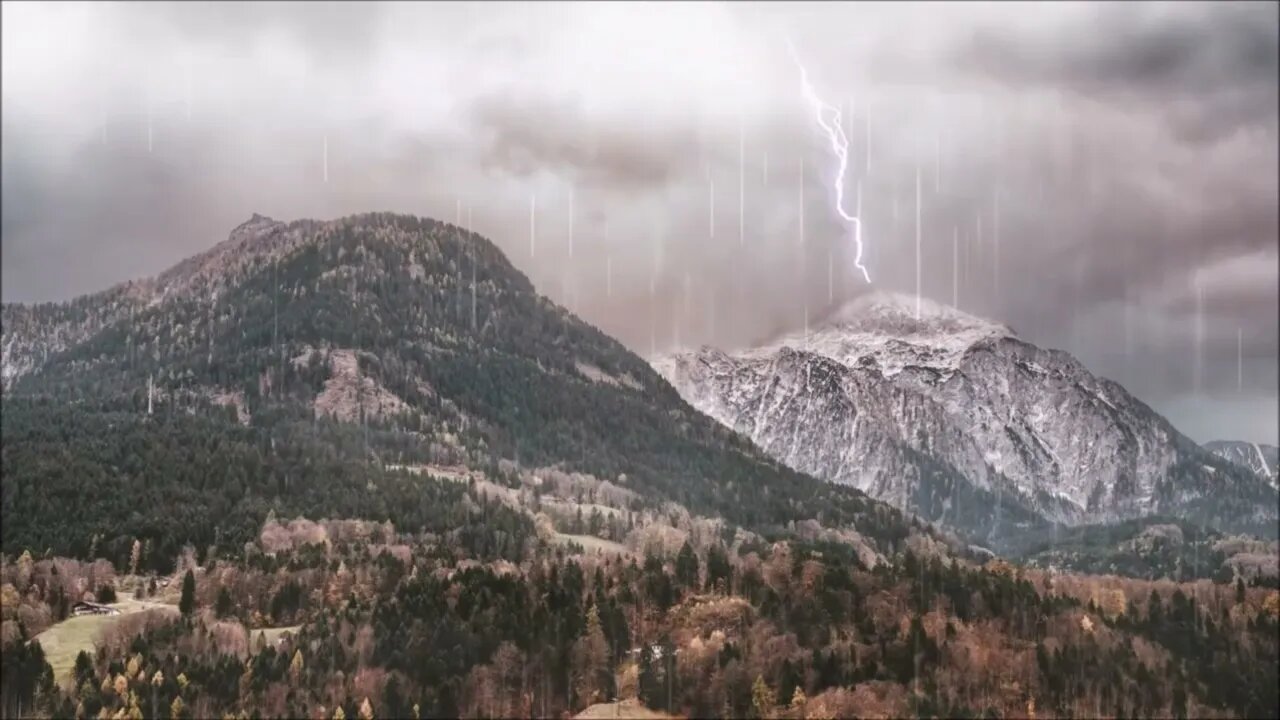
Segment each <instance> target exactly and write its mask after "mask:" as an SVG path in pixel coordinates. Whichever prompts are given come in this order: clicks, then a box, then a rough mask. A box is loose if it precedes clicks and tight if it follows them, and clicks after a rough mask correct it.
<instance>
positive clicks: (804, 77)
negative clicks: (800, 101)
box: [787, 40, 871, 282]
mask: <svg viewBox="0 0 1280 720" xmlns="http://www.w3.org/2000/svg"><path fill="white" fill-rule="evenodd" d="M787 47H788V48H789V49H790V50H791V58H792V59H793V60H795V63H796V67H797V68H799V69H800V84H801V87H802V89H803V91H804V97H805V100H806V101H807V102H808V103H809V105H810V106H812V108H813V112H814V114H815V115H816V116H817V118H818V126H819V127H821V128H822V130H823V132H825V133H826V134H827V138H828V139H829V140H830V141H831V152H832V153H833V154H834V155H835V156H836V160H838V161H839V162H840V166H839V169H838V170H837V171H836V180H835V185H836V212H838V213H840V217H841V218H843V219H844V221H845V222H847V223H849V224H851V225H852V226H853V247H854V258H853V266H854V267H856V268H858V270H860V271H862V277H863V278H864V279H865V280H866V281H867V282H871V275H870V274H868V273H867V268H866V266H865V265H863V264H862V220H861V219H859V217H858V216H857V215H850V214H849V213H848V212H847V211H846V210H845V209H844V173H845V170H846V169H847V168H848V166H849V138H848V137H846V136H845V134H844V124H843V123H842V122H841V118H840V108H838V107H834V106H832V105H828V104H827V103H825V102H823V100H822V98H820V97H818V94H817V93H816V92H814V89H813V85H811V84H810V83H809V73H808V71H807V70H805V68H804V63H802V62H800V55H799V53H797V52H796V47H795V45H794V44H792V42H791V41H790V40H787Z"/></svg>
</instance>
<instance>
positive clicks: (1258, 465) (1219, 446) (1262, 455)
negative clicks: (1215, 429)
mask: <svg viewBox="0 0 1280 720" xmlns="http://www.w3.org/2000/svg"><path fill="white" fill-rule="evenodd" d="M1204 446H1205V448H1207V449H1208V450H1211V451H1213V453H1214V454H1216V455H1218V456H1219V457H1222V458H1225V459H1227V460H1230V461H1231V462H1233V463H1235V464H1237V465H1242V466H1244V467H1247V468H1249V469H1250V470H1252V471H1253V474H1254V475H1257V476H1258V477H1260V478H1262V479H1264V480H1266V481H1267V482H1269V483H1271V485H1272V486H1273V487H1276V488H1280V448H1278V447H1276V446H1275V445H1263V444H1260V443H1247V442H1240V441H1237V440H1214V441H1212V442H1207V443H1205V444H1204Z"/></svg>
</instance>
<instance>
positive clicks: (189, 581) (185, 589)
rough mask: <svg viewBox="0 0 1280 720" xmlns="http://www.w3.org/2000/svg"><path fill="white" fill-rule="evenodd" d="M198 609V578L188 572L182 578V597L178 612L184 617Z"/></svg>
mask: <svg viewBox="0 0 1280 720" xmlns="http://www.w3.org/2000/svg"><path fill="white" fill-rule="evenodd" d="M195 607H196V576H195V573H193V572H192V571H190V570H188V571H187V574H186V575H185V576H184V577H183V578H182V597H181V598H180V599H179V600H178V610H179V611H180V612H181V613H182V614H183V615H190V614H191V611H192V610H195Z"/></svg>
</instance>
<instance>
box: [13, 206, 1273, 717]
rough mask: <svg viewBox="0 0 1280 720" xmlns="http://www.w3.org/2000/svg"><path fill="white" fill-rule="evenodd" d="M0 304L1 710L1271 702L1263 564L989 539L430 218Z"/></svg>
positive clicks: (962, 504)
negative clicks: (115, 612) (1037, 561)
mask: <svg viewBox="0 0 1280 720" xmlns="http://www.w3.org/2000/svg"><path fill="white" fill-rule="evenodd" d="M3 319H4V323H5V327H4V333H3V344H4V347H5V348H6V357H5V367H6V378H7V381H6V384H5V389H4V410H5V412H4V416H3V424H2V426H0V429H2V431H3V437H2V438H0V439H2V440H3V450H2V451H3V472H4V476H3V479H4V482H3V485H2V488H3V523H4V525H3V536H2V538H3V543H2V548H3V553H0V591H2V592H3V596H4V603H3V606H2V607H0V609H2V610H3V621H2V622H0V636H2V639H3V643H0V644H2V650H3V658H2V661H3V667H4V669H5V672H4V674H3V680H2V681H0V713H3V714H4V715H5V716H6V717H9V716H13V717H26V716H36V717H47V716H58V717H63V716H66V717H76V716H81V717H99V716H111V717H114V716H120V717H126V716H128V717H141V716H148V717H150V716H165V715H167V716H170V717H174V718H192V717H223V716H228V715H230V716H235V717H317V718H333V717H349V718H355V717H531V716H537V717H571V716H573V715H575V714H577V713H580V712H586V713H587V714H588V716H592V715H598V714H600V713H602V712H603V713H607V712H608V711H609V710H613V711H614V712H615V714H616V713H618V712H622V711H624V710H626V709H629V708H636V709H637V712H638V711H639V710H638V709H639V708H645V709H647V710H648V711H651V712H652V713H653V714H654V715H655V716H684V717H712V716H719V717H747V716H750V717H777V718H796V719H797V720H799V719H800V718H807V717H854V716H857V717H904V716H918V717H934V716H938V717H975V716H985V717H1022V716H1025V715H1026V714H1029V713H1028V709H1034V711H1035V713H1036V716H1037V717H1081V716H1089V717H1096V716H1102V715H1104V714H1106V715H1113V716H1116V717H1121V716H1123V717H1131V716H1139V717H1168V716H1197V717H1199V716H1206V717H1208V716H1215V717H1217V716H1224V717H1260V716H1272V715H1275V714H1276V711H1277V708H1280V699H1278V698H1277V695H1276V691H1275V688H1276V687H1277V683H1276V671H1275V669H1276V667H1277V665H1276V652H1277V645H1276V642H1275V637H1276V627H1277V626H1276V623H1277V613H1280V598H1277V595H1276V594H1275V592H1274V591H1273V590H1270V589H1268V588H1263V587H1256V586H1246V584H1245V583H1244V580H1243V577H1242V578H1240V579H1238V580H1237V582H1236V583H1234V584H1227V583H1224V582H1217V583H1215V582H1211V581H1200V582H1199V583H1189V582H1183V583H1178V582H1174V581H1172V580H1157V581H1143V580H1135V579H1131V578H1123V579H1119V578H1114V577H1112V578H1107V577H1096V576H1086V575H1079V574H1073V573H1061V572H1058V571H1056V570H1054V571H1042V570H1038V569H1034V568H1018V567H1015V566H1011V565H1010V564H1008V563H1006V562H1004V561H1001V560H994V559H992V560H988V561H986V562H982V561H981V560H980V558H979V554H978V553H976V552H968V551H966V550H964V548H963V545H962V544H961V543H959V542H958V541H956V540H955V539H953V538H949V537H944V536H942V535H941V534H939V533H938V532H936V531H933V530H931V529H928V528H922V527H920V525H919V523H917V522H916V521H914V520H909V519H907V518H906V517H904V516H903V514H901V513H900V512H899V511H898V510H895V509H893V508H892V507H890V506H889V505H886V504H884V503H882V502H880V501H876V500H872V499H870V498H868V497H867V496H866V495H864V494H863V493H862V491H861V490H859V489H857V488H854V487H850V486H848V485H840V484H833V483H828V482H825V481H822V480H818V479H815V478H814V477H812V476H810V475H806V474H803V473H801V472H798V471H796V470H792V469H788V468H787V467H786V466H784V465H782V464H780V463H778V462H777V461H774V460H771V459H769V458H768V457H767V456H766V455H764V454H763V452H762V451H761V450H760V449H757V447H756V446H755V445H753V444H752V443H751V442H750V441H748V440H747V439H745V438H743V437H742V436H739V435H736V434H734V433H733V432H731V431H730V430H729V429H727V428H725V427H723V426H722V425H720V424H719V423H717V422H716V421H715V420H713V419H711V418H709V417H706V416H704V415H702V414H700V413H699V412H698V411H696V410H695V409H693V408H692V407H690V406H689V405H688V404H686V403H685V401H684V400H683V399H681V397H680V396H679V395H678V394H677V392H676V391H675V389H674V388H672V387H671V386H670V385H668V384H667V383H666V382H665V381H664V380H663V379H662V378H661V377H660V376H659V375H658V374H657V373H655V372H654V371H653V370H651V369H650V368H649V367H648V366H647V365H646V364H645V362H644V361H642V360H641V359H640V358H638V357H636V356H635V355H633V354H632V353H630V352H628V351H627V350H626V349H625V348H623V347H622V346H621V345H620V344H618V343H617V342H615V341H614V340H612V339H610V338H608V337H607V336H605V335H604V334H602V333H600V332H599V331H598V330H596V329H595V328H593V327H591V326H589V325H587V324H585V323H583V322H582V321H581V320H579V319H577V318H576V317H574V316H573V315H571V314H569V313H567V312H565V311H564V310H563V309H562V308H559V307H557V306H555V305H553V304H551V303H549V302H547V301H546V300H545V299H544V298H541V297H540V296H538V295H537V294H536V292H535V291H534V289H533V288H532V286H531V285H530V284H529V282H528V281H527V279H525V278H524V276H523V275H521V274H520V273H519V272H518V271H517V270H515V268H513V267H512V266H511V265H510V263H508V262H507V260H506V259H505V258H504V257H503V256H502V254H501V253H500V252H498V251H497V249H496V248H494V246H493V245H492V244H491V243H489V242H488V241H486V240H484V239H482V238H480V237H478V236H475V235H469V234H466V233H464V232H463V231H461V230H459V229H458V228H455V227H453V226H449V225H445V224H442V223H437V222H434V221H430V220H422V219H418V218H409V217H403V216H395V215H386V214H376V215H361V216H355V217H350V218H344V219H340V220H335V221H332V222H315V221H300V222H295V223H287V224H286V223H278V222H275V221H272V220H269V219H267V218H262V217H257V216H255V217H254V218H253V219H251V220H250V221H249V222H248V223H246V224H245V225H242V226H241V227H239V228H237V229H236V230H235V231H234V232H233V233H232V235H231V237H230V238H229V239H228V241H227V242H226V243H223V244H221V245H219V246H217V247H215V248H213V249H212V250H210V251H209V252H207V253H204V254H202V255H200V256H197V257H195V258H192V259H191V260H188V261H186V262H184V263H181V264H179V265H178V266H175V267H174V268H173V269H171V270H169V271H167V272H165V273H162V274H161V275H159V276H157V277H156V278H152V279H147V280H143V281H138V282H135V283H131V284H129V285H126V286H122V287H119V288H114V289H112V290H109V291H107V292H105V293H102V294H99V295H93V296H88V297H86V298H80V299H77V300H75V301H73V302H72V303H68V304H65V305H47V306H38V307H27V306H6V307H5V308H4V315H3ZM788 361H789V362H790V361H796V362H797V363H799V364H798V365H797V367H804V368H808V370H806V372H809V377H810V378H812V379H813V380H814V381H815V383H816V382H817V381H819V380H821V379H822V376H821V375H820V374H819V372H818V371H819V369H820V368H823V367H827V368H828V369H831V370H832V371H833V372H832V373H831V375H830V376H829V377H830V378H838V377H839V372H838V368H833V367H832V366H831V365H829V364H824V363H826V361H822V360H821V359H815V358H803V359H797V358H789V359H788ZM793 432H794V433H796V434H799V433H800V432H802V428H799V427H797V428H796V429H794V431H793ZM895 451H896V452H900V453H901V457H902V458H904V462H907V463H909V465H907V466H906V467H917V468H927V467H933V468H934V469H933V470H932V471H931V472H932V473H933V474H932V475H929V476H928V477H931V478H936V479H937V481H938V482H937V484H932V485H931V484H928V483H926V484H925V485H923V486H922V487H925V488H926V489H927V490H928V492H917V495H916V497H917V498H930V497H931V498H932V501H934V502H936V503H937V504H938V506H939V511H942V512H951V513H953V515H951V517H955V516H957V515H962V516H965V517H972V518H976V520H975V522H988V521H989V520H990V519H991V518H992V515H991V511H990V506H991V496H990V495H984V494H982V493H983V492H988V493H989V492H990V489H989V488H977V486H974V489H972V490H971V491H966V492H968V493H969V494H963V493H961V492H959V491H957V490H956V488H955V487H953V488H950V489H948V488H947V487H946V486H945V482H947V481H949V480H951V479H953V476H952V475H949V474H948V473H949V472H951V471H949V470H948V469H947V468H946V467H945V466H942V465H937V466H930V465H929V463H930V462H932V460H931V456H930V455H928V454H927V453H924V452H921V451H919V450H917V449H915V448H913V447H911V446H910V445H905V444H904V445H902V446H900V447H899V448H897V450H895ZM993 477H994V476H993ZM1001 487H1003V486H1001ZM1010 487H1012V486H1010ZM995 512H996V513H1001V514H999V515H996V516H995V517H996V518H997V519H999V518H1004V520H1005V521H1006V522H1007V523H1008V524H1009V525H1013V524H1014V523H1015V522H1023V518H1024V517H1026V516H1019V515H1016V514H1015V513H1014V508H1013V506H1012V505H1000V504H998V503H997V504H996V505H995ZM1034 520H1035V519H1034V517H1030V519H1029V520H1027V522H1028V524H1027V525H1025V526H1024V527H1025V528H1026V529H1029V530H1030V529H1034V528H1032V527H1031V525H1030V523H1031V522H1034ZM1030 534H1031V533H1028V535H1030ZM1235 549H1236V550H1238V552H1239V553H1244V554H1249V553H1253V551H1254V550H1257V548H1252V547H1243V546H1241V547H1239V548H1235ZM1224 552H1225V550H1224ZM1253 554H1254V555H1258V554H1260V553H1253ZM67 556H71V557H67ZM74 558H79V559H74ZM125 588H134V589H136V591H137V592H139V593H140V594H139V595H138V596H137V597H139V598H140V599H146V598H148V597H150V598H153V599H154V598H156V597H157V596H159V595H165V596H166V597H167V599H169V600H170V601H172V599H173V596H174V595H177V596H178V597H177V600H178V609H179V612H178V615H177V616H175V615H174V614H173V613H172V612H162V613H154V614H153V613H135V614H132V615H126V616H122V617H120V618H117V622H115V623H111V624H110V629H109V631H104V632H103V634H102V636H101V637H98V638H95V648H96V652H92V653H91V652H87V651H86V652H83V653H79V652H77V654H76V656H75V657H74V658H70V657H69V655H70V650H71V649H73V647H77V648H78V647H84V641H85V638H84V637H83V635H82V634H80V635H77V631H78V630H82V629H83V627H82V626H84V625H87V624H89V623H77V622H76V621H75V619H74V618H72V619H68V616H69V609H70V606H72V605H73V604H74V602H75V601H76V600H79V599H82V598H84V597H86V596H89V597H93V596H96V594H102V593H104V592H107V591H111V590H112V589H119V590H122V591H123V590H124V589H125ZM179 588H180V589H179ZM283 628H288V629H289V632H288V633H282V632H281V629H283ZM268 633H271V637H270V638H268ZM68 634H70V635H72V636H73V638H72V639H73V640H74V641H75V642H76V643H77V645H75V646H71V645H69V644H67V643H61V642H60V641H59V640H58V639H60V638H65V637H66V636H67V635H68ZM38 638H46V639H47V638H54V639H55V643H54V644H55V645H57V647H52V646H51V647H50V648H48V649H47V650H48V652H47V653H46V648H44V647H43V644H42V642H41V641H40V640H39V639H38ZM50 659H52V660H53V661H54V662H56V664H57V667H58V675H57V676H55V673H54V669H53V666H52V665H50V664H49V660H50ZM633 698H634V700H632V699H633ZM615 700H617V702H615Z"/></svg>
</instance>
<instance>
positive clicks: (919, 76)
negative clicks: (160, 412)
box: [0, 2, 1280, 443]
mask: <svg viewBox="0 0 1280 720" xmlns="http://www.w3.org/2000/svg"><path fill="white" fill-rule="evenodd" d="M1276 8H1277V6H1276V5H1275V4H1273V3H1205V4H1200V3H1181V2H1179V3H1168V4H1150V3H1141V4H1138V3H1132V4H1131V3H1099V4H1077V3H1050V4H1036V5H1030V4H1028V5H1022V4H1014V3H974V4H967V3H946V4H936V3H929V4H923V3H922V4H909V3H888V4H875V3H854V4H834V3H815V4H805V3H781V4H766V3H745V4H734V5H730V4H717V3H695V4H676V3H669V4H668V3H663V4H643V3H625V4H612V3H528V4H502V3H475V4H463V3H429V4H422V5H415V4H408V3H391V4H343V3H325V4H303V3H254V4H230V3H215V4H197V3H190V4H188V3H182V4H159V3H138V4H86V5H81V4H70V3H51V4H39V5H37V4H17V3H6V4H5V5H4V6H3V98H2V100H3V110H2V113H0V115H2V117H0V123H2V131H3V140H4V142H3V162H2V172H3V177H2V178H0V181H2V183H3V185H2V187H3V196H2V201H3V218H2V227H0V233H2V239H3V297H4V300H5V301H6V302H12V301H23V302H30V301H45V300H60V299H67V298H70V297H73V296H75V295H78V294H82V293H86V292H93V291H97V290H101V289H105V288H106V287H108V286H109V285H111V284H113V283H116V282H120V281H123V280H126V279H130V278H134V277H139V276H144V275H151V274H154V273H157V272H159V271H161V270H163V269H165V268H166V267H168V266H169V265H172V264H173V263H175V262H177V261H179V260H181V259H183V258H185V257H187V256H189V255H191V254H193V253H195V252H198V251H200V250H203V249H206V248H207V247H209V246H210V245H212V244H214V243H216V242H218V241H219V240H222V239H224V238H225V237H226V235H227V233H228V232H229V231H230V229H231V228H232V227H234V226H235V225H237V224H239V223H240V222H242V221H244V220H245V219H247V218H248V217H249V216H250V215H251V214H253V213H254V212H258V213H262V214H265V215H270V216H272V217H275V218H277V219H282V220H288V219H294V218H299V217H317V218H332V217H337V216H341V215H345V214H348V213H353V212H365V211H372V210H394V211H401V212H411V213H415V214H420V215H427V216H432V217H437V218H440V219H444V220H449V221H458V222H461V223H463V224H466V223H470V224H471V225H472V226H473V227H474V229H476V230H477V231H479V232H481V233H482V234H484V235H486V236H488V237H490V238H492V239H493V240H494V241H495V242H497V243H498V245H499V246H501V247H502V248H503V249H504V250H505V251H506V253H507V255H508V256H509V257H510V258H511V260H512V262H513V263H515V265H516V266H517V267H519V268H520V269H521V270H523V271H524V272H526V273H527V274H528V275H529V276H530V278H531V279H532V280H533V281H534V282H535V283H536V284H537V286H538V287H539V289H540V290H542V291H543V292H544V293H546V294H548V295H549V296H551V297H552V298H553V299H555V300H556V301H558V302H560V303H562V304H564V305H565V306H567V307H569V308H571V309H573V310H574V311H575V312H577V313H578V314H579V315H581V316H582V317H584V318H585V319H587V320H588V321H590V322H592V323H594V324H596V325H598V326H600V327H601V328H602V329H604V330H605V331H607V332H610V333H611V334H613V335H615V336H617V337H619V338H620V339H621V340H622V341H624V342H625V343H627V344H628V345H630V346H631V347H632V348H634V349H635V350H637V351H638V352H640V353H641V354H648V353H650V352H655V351H656V352H661V351H663V350H664V349H668V348H671V347H674V346H676V345H692V344H700V343H709V344H716V345H721V346H733V345H740V344H743V343H748V342H753V341H757V340H760V339H762V338H765V337H768V336H769V335H771V334H773V333H777V332H779V331H782V330H784V329H793V328H799V327H802V326H803V324H804V323H805V322H806V321H809V322H816V320H817V318H819V317H820V316H821V315H822V314H823V313H824V312H826V311H827V310H829V309H830V308H831V307H832V306H834V305H836V304H839V303H840V302H843V301H845V300H847V299H849V298H850V297H853V296H854V295H856V294H859V293H861V292H865V291H867V290H868V289H872V288H877V289H887V290H895V291H901V292H906V293H914V292H916V291H917V286H916V278H917V273H918V277H919V278H920V287H919V290H920V292H922V293H923V294H924V295H926V296H929V297H932V298H934V299H937V300H940V301H943V302H950V301H951V300H952V299H953V298H955V300H956V301H957V304H958V305H959V307H960V308H961V309H962V310H966V311H969V312H972V313H975V314H979V315H983V316H987V317H991V318H993V319H997V320H1000V321H1002V322H1005V323H1007V324H1009V325H1010V326H1012V327H1014V328H1015V329H1016V330H1017V331H1018V332H1019V333H1020V334H1021V335H1022V336H1024V337H1025V338H1027V339H1028V340H1031V341H1033V342H1036V343H1039V344H1042V345H1047V346H1052V347H1058V348H1063V349H1066V350H1068V351H1070V352H1071V353H1073V354H1074V355H1076V356H1077V357H1079V358H1080V359H1081V360H1082V361H1083V362H1084V363H1085V364H1086V365H1088V366H1089V367H1090V368H1091V369H1093V370H1094V371H1096V372H1098V373H1100V374H1102V375H1105V376H1107V377H1110V378H1112V379H1115V380H1117V381H1119V382H1121V383H1122V384H1124V385H1125V386H1126V387H1128V388H1129V389H1130V390H1131V391H1133V392H1134V393H1135V394H1137V395H1138V396H1139V397H1141V398H1142V399H1144V400H1146V401H1147V402H1148V403H1149V404H1151V405H1153V406H1154V407H1155V408H1156V409H1158V410H1161V411H1163V412H1165V413H1167V414H1168V416H1169V417H1170V419H1171V420H1172V421H1173V422H1174V424H1175V425H1177V426H1179V427H1180V428H1182V429H1184V430H1185V431H1186V432H1188V433H1190V434H1191V435H1192V436H1193V437H1195V438H1196V439H1198V440H1202V441H1203V440H1209V439H1215V438H1219V437H1220V438H1228V439H1246V440H1256V441H1263V442H1273V443H1274V442H1277V434H1278V432H1280V431H1278V429H1277V421H1276V415H1277V410H1278V408H1277V370H1276V363H1277V354H1278V353H1280V338H1278V332H1277V325H1278V322H1280V320H1278V318H1277V304H1278V303H1280V290H1278V288H1277V277H1278V275H1280V272H1278V269H1277V267H1278V263H1280V256H1278V253H1277V234H1278V228H1277V87H1278V86H1280V72H1278V69H1277V56H1278V54H1280V49H1278V46H1277V31H1276V27H1277V24H1278V18H1277V9H1276ZM788 41H790V42H792V43H793V44H794V45H795V47H796V48H797V51H798V53H799V55H800V57H801V58H802V61H803V62H804V63H805V65H806V67H807V69H808V72H809V76H810V78H811V79H812V81H813V82H814V85H815V88H816V90H817V92H818V93H819V94H821V95H822V96H823V97H824V98H825V99H826V100H827V101H828V102H831V103H833V104H838V105H840V106H841V107H842V108H843V109H844V118H843V120H844V122H845V125H846V131H847V133H848V135H849V137H850V140H851V145H850V172H849V174H848V178H847V185H846V194H847V196H848V198H849V205H850V206H851V207H852V206H853V205H854V204H856V202H857V198H859V197H860V198H861V200H860V202H861V207H862V217H863V220H864V223H865V228H864V238H865V240H866V244H867V256H866V261H867V264H868V267H869V268H870V271H871V277H872V280H873V283H872V284H871V286H870V287H869V286H868V285H867V284H866V283H865V282H864V281H863V280H862V279H861V277H860V275H859V274H858V273H857V272H856V271H854V270H853V268H852V251H851V247H850V237H849V235H848V233H847V229H846V228H844V227H843V226H842V225H841V224H840V223H839V222H838V217H837V216H836V214H835V213H834V211H833V208H832V202H833V196H834V194H833V191H832V188H831V181H832V179H833V177H834V174H835V168H834V166H833V158H832V156H831V153H830V149H829V146H827V145H825V144H824V141H823V138H822V137H821V136H820V135H819V132H818V128H817V127H816V124H815V122H814V118H813V117H812V116H811V115H809V114H808V112H807V110H808V108H807V106H806V105H805V103H804V101H803V97H802V96H801V92H800V86H799V70H798V68H797V67H796V65H795V63H794V62H793V61H792V58H791V56H790V55H789V54H788V51H787V43H788ZM917 186H918V187H919V191H920V192H919V217H920V226H919V247H920V254H919V256H918V257H917V254H916V247H917V227H916V216H917ZM571 207H572V214H573V217H572V221H571V220H570V208H571ZM531 214H532V215H533V216H534V219H535V221H534V223H533V227H532V228H531V224H530V216H531ZM571 228H572V239H571V237H570V230H571ZM917 267H918V268H919V270H918V271H917Z"/></svg>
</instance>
